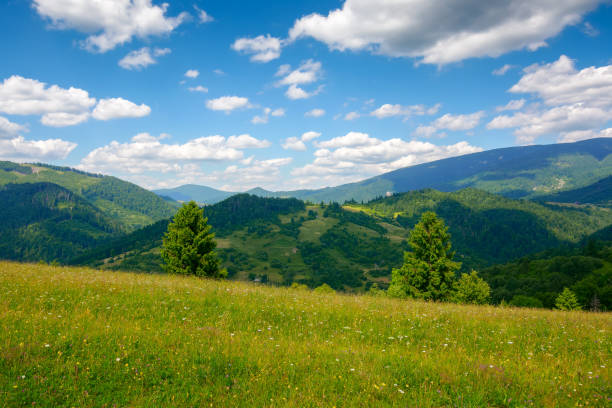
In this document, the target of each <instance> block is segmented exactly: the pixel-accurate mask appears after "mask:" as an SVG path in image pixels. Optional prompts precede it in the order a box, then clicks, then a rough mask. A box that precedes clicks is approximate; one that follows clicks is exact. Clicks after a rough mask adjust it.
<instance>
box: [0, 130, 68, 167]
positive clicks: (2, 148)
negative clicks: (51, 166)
mask: <svg viewBox="0 0 612 408" xmlns="http://www.w3.org/2000/svg"><path fill="white" fill-rule="evenodd" d="M76 146H77V145H76V143H72V142H68V141H66V140H62V139H46V140H26V139H24V137H23V136H17V137H14V138H12V139H2V138H0V158H1V159H3V160H12V161H51V160H58V159H65V158H66V157H67V156H68V155H69V154H70V152H71V151H72V150H74V148H75V147H76Z"/></svg>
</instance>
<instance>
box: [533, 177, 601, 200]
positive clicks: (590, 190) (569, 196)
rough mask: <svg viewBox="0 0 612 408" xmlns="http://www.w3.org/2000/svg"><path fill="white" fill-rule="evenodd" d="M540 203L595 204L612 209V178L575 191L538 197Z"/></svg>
mask: <svg viewBox="0 0 612 408" xmlns="http://www.w3.org/2000/svg"><path fill="white" fill-rule="evenodd" d="M538 201H543V202H547V201H548V202H556V203H575V204H595V205H598V206H605V207H612V176H610V177H606V178H604V179H602V180H599V181H597V182H596V183H593V184H590V185H588V186H586V187H582V188H578V189H575V190H567V191H561V192H559V193H556V194H551V195H546V196H542V197H538Z"/></svg>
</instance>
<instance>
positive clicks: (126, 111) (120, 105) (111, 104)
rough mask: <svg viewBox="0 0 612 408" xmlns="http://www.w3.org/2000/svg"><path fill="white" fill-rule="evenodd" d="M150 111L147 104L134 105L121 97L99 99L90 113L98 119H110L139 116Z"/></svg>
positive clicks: (145, 114)
mask: <svg viewBox="0 0 612 408" xmlns="http://www.w3.org/2000/svg"><path fill="white" fill-rule="evenodd" d="M149 113H151V108H149V107H148V106H147V105H145V104H142V105H136V104H135V103H134V102H130V101H128V100H126V99H123V98H109V99H100V101H99V102H98V104H97V105H96V108H95V109H94V110H93V112H92V115H91V116H93V117H94V118H95V119H98V120H111V119H120V118H141V117H143V116H147V115H148V114H149Z"/></svg>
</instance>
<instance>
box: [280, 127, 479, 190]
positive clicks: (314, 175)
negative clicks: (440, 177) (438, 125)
mask: <svg viewBox="0 0 612 408" xmlns="http://www.w3.org/2000/svg"><path fill="white" fill-rule="evenodd" d="M317 146H318V147H319V149H318V150H317V151H316V152H315V154H314V155H315V160H314V161H313V162H312V163H310V164H307V165H306V166H303V167H299V168H296V169H294V170H293V171H292V172H291V174H292V175H293V176H295V177H296V181H297V182H298V183H303V184H304V185H309V186H318V187H323V186H326V185H334V184H340V183H344V182H351V181H357V180H359V179H362V178H364V177H371V176H374V175H378V174H381V173H384V172H388V171H392V170H396V169H398V168H402V167H407V166H412V165H415V164H420V163H425V162H430V161H433V160H438V159H443V158H446V157H452V156H459V155H462V154H468V153H475V152H479V151H482V149H481V148H479V147H476V146H472V145H470V144H469V143H467V142H459V143H456V144H453V145H448V146H437V145H434V144H432V143H427V142H420V141H414V140H413V141H405V140H402V139H397V138H394V139H389V140H382V139H378V138H374V137H371V136H370V135H368V134H367V133H361V132H349V133H347V134H346V135H344V136H340V137H336V138H333V139H330V140H327V141H324V142H320V143H318V144H317Z"/></svg>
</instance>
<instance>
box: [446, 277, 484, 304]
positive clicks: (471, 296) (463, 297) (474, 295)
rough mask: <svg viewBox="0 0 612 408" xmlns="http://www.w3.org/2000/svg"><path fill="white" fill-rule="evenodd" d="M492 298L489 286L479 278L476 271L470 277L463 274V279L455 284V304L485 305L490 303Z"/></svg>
mask: <svg viewBox="0 0 612 408" xmlns="http://www.w3.org/2000/svg"><path fill="white" fill-rule="evenodd" d="M490 297H491V288H490V287H489V284H488V283H487V282H485V281H484V279H482V278H481V277H480V276H478V272H476V271H472V273H470V274H469V275H468V274H467V273H462V274H461V278H460V279H459V280H458V281H457V282H456V283H455V293H454V294H453V301H454V302H457V303H473V304H476V305H485V304H487V303H489V299H490Z"/></svg>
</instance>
